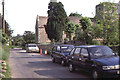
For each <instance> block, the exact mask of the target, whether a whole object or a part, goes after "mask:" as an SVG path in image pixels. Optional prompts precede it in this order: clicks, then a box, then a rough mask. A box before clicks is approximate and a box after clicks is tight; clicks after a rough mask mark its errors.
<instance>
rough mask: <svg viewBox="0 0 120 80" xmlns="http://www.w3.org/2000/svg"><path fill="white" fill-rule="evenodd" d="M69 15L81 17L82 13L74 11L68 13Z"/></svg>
mask: <svg viewBox="0 0 120 80" xmlns="http://www.w3.org/2000/svg"><path fill="white" fill-rule="evenodd" d="M69 16H76V17H82V14H78V13H77V12H76V13H70V15H69Z"/></svg>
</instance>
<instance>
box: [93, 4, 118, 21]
mask: <svg viewBox="0 0 120 80" xmlns="http://www.w3.org/2000/svg"><path fill="white" fill-rule="evenodd" d="M118 4H119V3H110V2H103V3H100V4H98V5H96V16H95V17H96V18H100V19H104V18H105V16H106V15H108V14H111V16H115V15H116V18H118V13H119V10H118V6H119V5H118ZM110 6H112V8H111V9H108V8H110Z"/></svg>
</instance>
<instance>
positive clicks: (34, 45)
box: [28, 45, 36, 47]
mask: <svg viewBox="0 0 120 80" xmlns="http://www.w3.org/2000/svg"><path fill="white" fill-rule="evenodd" d="M28 47H36V45H28Z"/></svg>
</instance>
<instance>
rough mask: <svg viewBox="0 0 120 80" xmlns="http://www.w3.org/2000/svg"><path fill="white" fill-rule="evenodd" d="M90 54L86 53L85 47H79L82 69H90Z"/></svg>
mask: <svg viewBox="0 0 120 80" xmlns="http://www.w3.org/2000/svg"><path fill="white" fill-rule="evenodd" d="M89 57H90V55H89V53H88V50H87V48H82V49H81V53H80V57H79V58H80V59H81V60H80V66H81V68H82V69H85V70H90V69H91V65H92V62H91V61H90V58H89Z"/></svg>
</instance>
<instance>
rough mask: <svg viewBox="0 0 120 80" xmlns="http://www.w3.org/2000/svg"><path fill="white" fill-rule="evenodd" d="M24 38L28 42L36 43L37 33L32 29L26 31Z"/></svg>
mask: <svg viewBox="0 0 120 80" xmlns="http://www.w3.org/2000/svg"><path fill="white" fill-rule="evenodd" d="M23 39H24V41H25V43H26V44H28V43H35V34H34V33H33V32H31V31H25V32H24V34H23Z"/></svg>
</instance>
